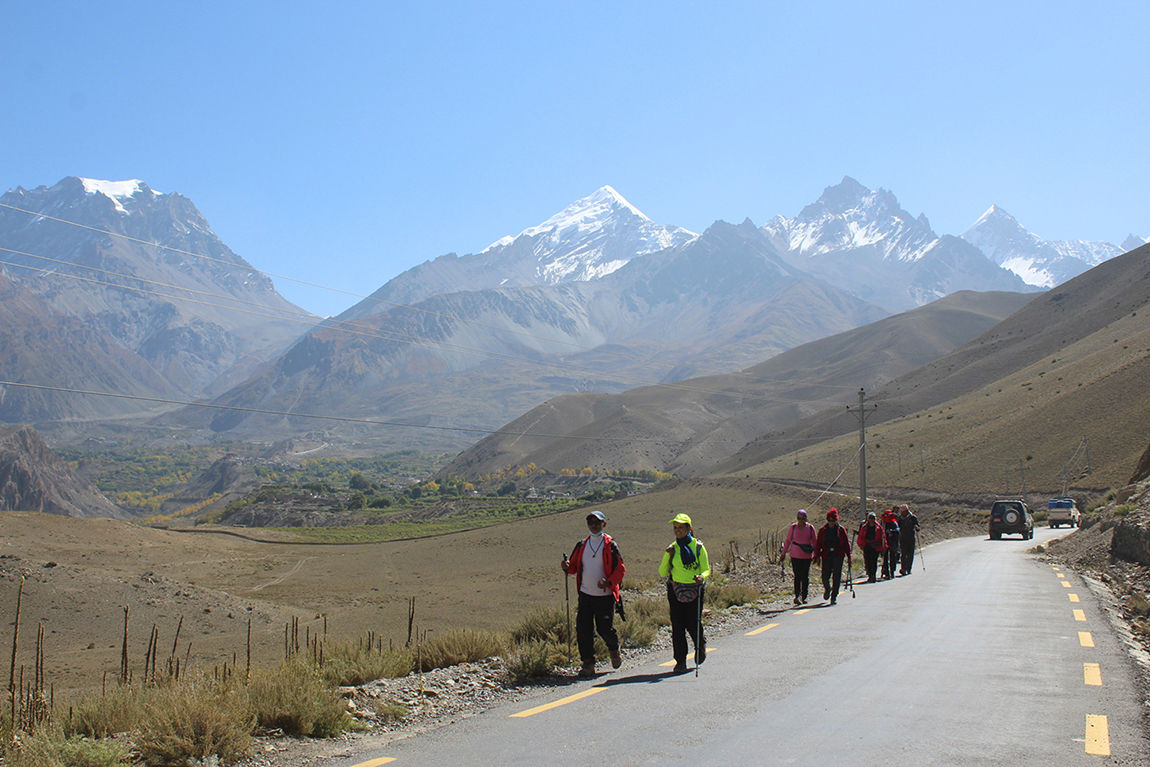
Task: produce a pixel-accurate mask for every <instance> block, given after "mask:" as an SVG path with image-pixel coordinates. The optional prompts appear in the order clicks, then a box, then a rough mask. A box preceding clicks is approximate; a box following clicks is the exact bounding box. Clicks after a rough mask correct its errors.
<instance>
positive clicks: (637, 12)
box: [0, 0, 1150, 315]
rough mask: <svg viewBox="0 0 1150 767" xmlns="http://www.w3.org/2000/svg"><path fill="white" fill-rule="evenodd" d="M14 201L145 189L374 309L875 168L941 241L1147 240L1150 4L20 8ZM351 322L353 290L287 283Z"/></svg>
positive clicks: (700, 223)
mask: <svg viewBox="0 0 1150 767" xmlns="http://www.w3.org/2000/svg"><path fill="white" fill-rule="evenodd" d="M3 18H4V20H3V23H2V25H0V61H2V63H3V70H4V75H3V77H2V78H0V121H2V122H0V126H2V130H3V138H2V140H0V188H2V189H8V188H14V187H16V186H24V187H25V188H32V187H36V186H40V185H45V184H47V185H51V184H54V183H56V182H57V181H59V180H60V179H61V178H64V177H65V176H83V177H88V178H97V179H104V180H126V179H133V178H138V179H141V180H143V181H145V182H146V183H148V184H149V185H150V186H151V187H153V188H154V189H157V190H159V191H161V192H179V193H181V194H183V195H185V196H187V197H189V198H191V199H192V200H193V201H194V202H195V204H196V205H197V207H198V208H199V209H200V211H201V212H202V213H203V214H204V216H206V217H207V219H208V220H209V222H211V224H212V228H213V229H214V230H215V231H216V233H217V234H218V235H219V236H220V237H221V238H222V239H223V240H224V242H226V243H227V244H228V245H229V246H230V247H231V248H232V249H233V250H234V251H236V252H237V253H239V254H240V255H241V256H243V257H244V258H245V259H247V260H248V261H249V262H251V263H252V264H253V265H254V266H256V267H258V268H260V269H263V270H265V271H268V272H271V273H275V274H280V275H286V276H289V277H294V278H297V279H301V280H306V281H308V282H313V283H317V284H319V285H323V286H328V287H331V288H335V289H338V290H343V291H348V292H350V293H354V294H366V293H370V292H372V291H374V290H375V289H376V288H378V287H380V286H381V285H383V284H384V283H385V282H387V280H388V279H390V278H391V277H393V276H395V275H396V274H398V273H400V272H402V271H403V270H405V269H407V268H409V267H411V266H413V265H415V264H418V263H421V262H423V261H426V260H428V259H431V258H435V257H436V256H439V255H441V254H444V253H448V252H457V253H459V254H464V253H469V252H474V251H478V250H481V249H482V248H484V247H486V246H487V245H489V244H490V243H492V242H494V241H495V240H497V239H498V238H500V237H502V236H504V235H514V234H517V233H518V232H520V231H522V230H523V229H525V228H527V227H530V226H533V225H535V224H538V223H540V222H542V221H543V220H545V219H546V218H548V217H549V216H551V215H552V214H554V213H556V212H558V211H559V210H561V209H562V208H563V207H565V206H566V205H568V204H569V203H571V202H573V201H574V200H576V199H578V198H580V197H583V196H586V195H588V194H590V193H591V192H593V191H594V190H595V189H597V188H599V187H600V186H603V185H605V184H610V185H611V186H613V187H615V189H617V190H618V191H619V192H620V193H621V194H622V195H623V196H624V197H626V198H627V199H628V200H629V201H630V202H631V203H632V204H633V205H635V206H636V207H638V208H639V209H640V210H642V211H643V212H644V213H645V214H647V216H649V217H650V218H652V219H653V220H655V221H656V222H658V223H663V224H676V225H679V226H683V227H686V228H688V229H692V230H694V231H702V230H703V229H705V228H706V227H707V226H709V225H710V224H711V223H712V222H714V221H715V220H716V219H723V220H726V221H732V222H740V221H742V220H743V219H744V218H748V217H749V218H750V219H751V220H752V221H754V222H755V223H757V224H760V225H761V224H763V223H764V222H766V221H767V220H768V219H770V218H771V217H772V216H774V215H776V214H780V213H781V214H783V215H786V216H794V215H796V214H797V213H798V212H799V211H800V210H801V209H802V208H803V206H804V205H806V204H808V203H810V202H813V201H814V200H815V199H817V198H818V196H819V195H820V194H821V193H822V190H823V188H824V187H826V186H828V185H832V184H835V183H838V181H839V180H841V179H842V177H843V176H844V175H849V176H852V177H854V178H855V179H857V180H858V181H860V182H861V183H862V184H864V185H866V186H868V187H870V188H877V187H883V188H885V189H889V190H890V191H892V192H894V194H895V195H896V196H897V197H898V199H899V202H900V203H901V204H902V207H903V208H905V209H906V210H908V211H909V212H911V213H912V214H914V215H916V216H917V215H918V214H920V213H925V214H926V216H927V217H928V218H929V219H930V222H931V225H932V227H933V228H934V230H935V231H936V232H937V233H939V234H959V233H961V232H962V231H963V230H964V229H965V228H966V227H967V226H968V225H970V224H971V223H973V222H974V221H975V220H976V219H977V218H978V217H979V216H980V215H982V213H983V212H985V210H986V209H987V208H988V207H990V205H992V204H997V205H999V206H1000V207H1002V208H1003V209H1005V210H1006V211H1008V212H1009V213H1011V214H1012V215H1014V217H1015V218H1017V219H1018V220H1019V222H1020V223H1021V224H1022V225H1023V226H1025V227H1027V228H1028V229H1030V230H1031V231H1032V232H1034V233H1036V234H1038V235H1040V236H1042V237H1045V238H1047V239H1074V238H1080V239H1091V240H1105V241H1109V242H1114V243H1120V242H1121V241H1122V240H1123V239H1124V238H1125V237H1126V235H1128V234H1130V233H1135V234H1139V235H1141V236H1142V237H1147V236H1150V215H1148V205H1147V203H1148V201H1150V193H1148V191H1147V189H1148V188H1150V185H1148V184H1147V179H1148V178H1150V173H1148V171H1150V152H1148V151H1147V147H1148V146H1150V141H1148V135H1150V128H1148V127H1147V126H1148V125H1150V122H1148V121H1147V117H1148V112H1150V77H1148V73H1150V53H1148V50H1150V49H1148V48H1147V46H1146V45H1145V39H1146V33H1147V31H1148V27H1150V3H1145V2H1137V3H1136V2H1094V3H1069V2H1010V1H1005V2H993V3H977V2H970V3H946V4H942V3H923V2H921V0H919V2H866V3H863V2H755V3H752V2H721V1H720V2H715V1H714V0H712V1H711V2H628V1H626V0H612V1H610V2H597V1H595V0H584V1H583V2H559V1H558V0H556V1H547V2H543V1H540V2H531V3H527V2H498V1H496V2H462V1H460V2H418V3H416V2H411V3H407V2H404V3H399V2H391V3H388V2H338V0H336V1H334V2H328V3H296V2H239V3H237V2H195V3H191V2H187V3H177V2H154V0H153V1H150V2H118V3H87V2H56V1H53V0H43V1H42V2H36V3H6V4H5V9H4V14H3ZM276 284H277V287H278V288H279V289H280V291H281V292H282V293H283V294H284V295H285V296H286V297H287V298H289V299H290V300H292V301H295V302H296V303H298V304H300V305H301V306H303V307H304V308H306V309H308V310H310V311H313V312H316V313H317V314H321V315H326V314H334V313H338V312H339V311H342V310H343V309H345V308H347V307H348V306H350V305H351V304H353V303H355V301H356V299H355V298H353V297H351V296H348V295H346V294H341V293H337V292H332V291H325V290H317V289H313V288H304V287H301V286H298V285H294V284H293V283H291V282H287V281H284V280H280V279H277V280H276Z"/></svg>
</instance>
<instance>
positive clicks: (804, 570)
mask: <svg viewBox="0 0 1150 767" xmlns="http://www.w3.org/2000/svg"><path fill="white" fill-rule="evenodd" d="M795 517H796V519H795V521H794V522H792V523H791V526H790V527H789V528H787V540H786V541H785V542H784V543H783V549H782V552H781V553H780V555H779V569H780V570H783V569H784V566H783V562H784V560H785V559H786V558H787V557H788V556H789V557H790V558H791V570H792V571H794V575H795V604H796V605H801V604H805V603H806V601H807V591H808V590H809V588H810V582H811V560H812V559H814V556H815V539H816V538H817V536H818V533H817V532H816V531H815V526H814V525H812V524H808V523H807V510H806V509H799V510H798V512H797V513H796V514H795Z"/></svg>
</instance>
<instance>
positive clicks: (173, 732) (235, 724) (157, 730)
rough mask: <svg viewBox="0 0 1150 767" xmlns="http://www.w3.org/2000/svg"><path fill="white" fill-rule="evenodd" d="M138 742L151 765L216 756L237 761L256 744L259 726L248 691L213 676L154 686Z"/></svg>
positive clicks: (180, 764)
mask: <svg viewBox="0 0 1150 767" xmlns="http://www.w3.org/2000/svg"><path fill="white" fill-rule="evenodd" d="M148 697H149V700H148V701H147V703H146V705H145V706H144V711H143V718H142V719H141V721H140V724H139V727H138V728H137V731H136V747H137V748H138V749H139V751H140V754H141V756H143V757H144V760H145V761H146V762H147V763H148V764H149V765H156V766H157V767H160V766H163V767H168V766H169V765H171V766H172V767H177V766H178V767H184V765H187V764H188V762H189V761H190V760H192V759H198V760H205V759H208V758H209V757H213V756H214V757H217V758H218V759H219V761H220V762H221V763H223V764H232V763H233V762H236V761H238V760H239V759H241V758H242V757H243V756H245V755H246V754H247V752H248V750H249V749H250V748H251V742H252V739H251V732H252V729H253V728H254V727H255V718H254V716H253V714H252V708H251V703H250V702H249V700H248V695H247V694H245V692H244V690H243V689H241V688H236V687H234V686H232V685H226V684H218V683H215V682H213V681H211V680H208V679H203V680H199V681H197V682H190V683H188V682H181V683H180V684H177V685H173V686H172V687H169V688H166V689H153V690H151V691H149V695H148Z"/></svg>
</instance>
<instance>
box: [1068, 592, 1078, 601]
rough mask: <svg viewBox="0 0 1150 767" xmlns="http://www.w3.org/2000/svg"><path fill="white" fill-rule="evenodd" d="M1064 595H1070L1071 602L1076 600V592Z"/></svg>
mask: <svg viewBox="0 0 1150 767" xmlns="http://www.w3.org/2000/svg"><path fill="white" fill-rule="evenodd" d="M1066 596H1068V597H1070V601H1071V602H1077V601H1078V595H1077V594H1067V595H1066Z"/></svg>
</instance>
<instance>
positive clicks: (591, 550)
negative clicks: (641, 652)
mask: <svg viewBox="0 0 1150 767" xmlns="http://www.w3.org/2000/svg"><path fill="white" fill-rule="evenodd" d="M606 526H607V518H606V517H604V516H603V512H601V511H592V512H591V513H590V514H588V515H587V529H588V530H589V531H590V534H589V535H588V536H587V537H586V538H584V539H583V540H581V541H579V542H578V543H576V544H575V549H574V550H573V551H572V552H571V557H570V559H568V558H567V557H564V558H563V564H562V567H563V572H565V573H567V574H568V575H574V576H575V584H576V586H575V587H576V590H577V591H578V592H579V607H578V612H577V613H576V614H575V636H576V637H577V638H578V642H579V657H580V659H582V661H583V667H582V668H581V669H580V670H579V676H582V677H592V676H595V632H596V631H598V632H599V636H601V637H603V642H604V643H605V644H606V645H607V651H608V652H609V653H611V667H612V668H619V666H621V665H623V656H622V655H621V654H620V652H619V635H618V633H616V631H615V608H616V605H617V604H618V603H619V599H620V597H619V584H620V583H622V582H623V574H624V573H625V572H626V571H627V568H626V566H625V565H624V564H623V557H622V555H621V554H619V547H618V546H617V545H616V544H615V541H614V539H613V538H611V536H609V535H607V534H606V533H604V532H603V528H604V527H606Z"/></svg>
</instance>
